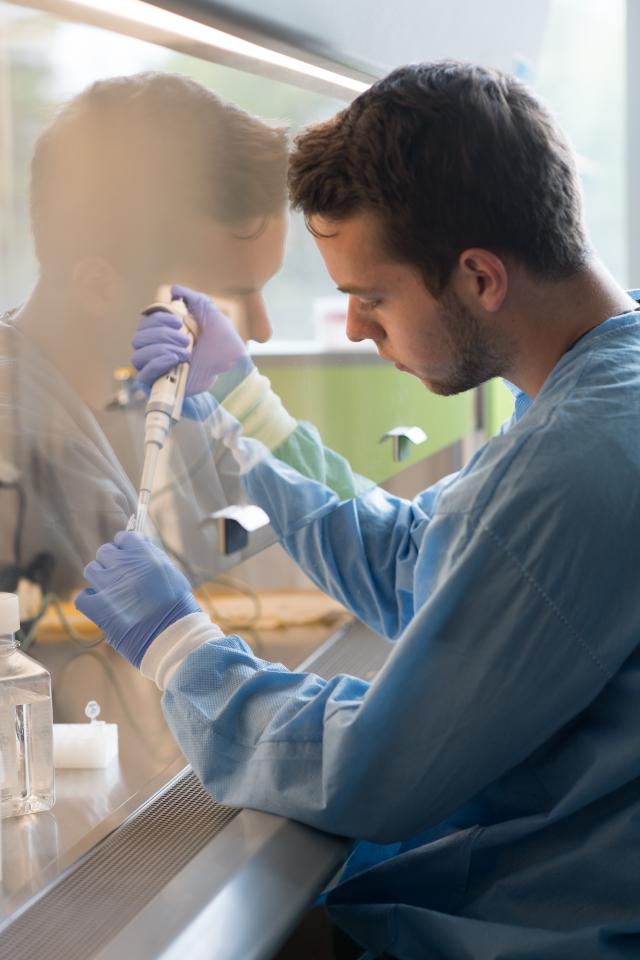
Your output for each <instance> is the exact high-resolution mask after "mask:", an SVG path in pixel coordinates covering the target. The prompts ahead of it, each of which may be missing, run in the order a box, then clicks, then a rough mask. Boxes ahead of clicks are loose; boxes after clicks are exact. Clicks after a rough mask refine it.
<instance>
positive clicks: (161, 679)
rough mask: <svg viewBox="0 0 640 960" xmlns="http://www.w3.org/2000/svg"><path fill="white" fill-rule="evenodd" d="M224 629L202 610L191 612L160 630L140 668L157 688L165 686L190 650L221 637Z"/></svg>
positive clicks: (162, 688) (164, 687) (161, 688)
mask: <svg viewBox="0 0 640 960" xmlns="http://www.w3.org/2000/svg"><path fill="white" fill-rule="evenodd" d="M222 637H224V633H223V632H222V630H221V629H220V627H219V626H218V625H217V624H215V623H212V622H211V620H210V619H209V616H208V615H207V614H206V613H203V612H202V611H199V612H198V613H190V614H188V615H187V616H186V617H183V618H182V619H181V620H176V621H175V622H174V623H172V624H170V626H168V627H167V629H166V630H163V631H162V633H159V634H158V636H157V637H156V638H155V640H154V641H153V643H152V644H151V645H150V646H149V647H148V649H147V651H146V652H145V655H144V657H143V658H142V662H141V663H140V672H141V674H142V675H143V676H144V677H147V679H149V680H153V682H154V683H155V684H156V686H157V687H159V689H160V690H165V689H166V686H167V684H168V682H169V680H170V679H171V677H172V676H173V674H174V673H175V671H176V670H177V669H178V667H179V666H180V664H181V663H182V662H183V661H184V660H185V659H186V658H187V657H188V656H189V654H190V653H191V652H192V651H193V650H196V649H197V648H198V647H201V646H202V644H203V643H206V642H207V641H208V640H220V639H221V638H222Z"/></svg>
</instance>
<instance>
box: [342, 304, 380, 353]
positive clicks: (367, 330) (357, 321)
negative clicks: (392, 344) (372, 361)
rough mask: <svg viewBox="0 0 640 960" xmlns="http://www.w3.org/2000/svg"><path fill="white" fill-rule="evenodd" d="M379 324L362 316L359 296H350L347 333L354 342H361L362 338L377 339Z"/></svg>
mask: <svg viewBox="0 0 640 960" xmlns="http://www.w3.org/2000/svg"><path fill="white" fill-rule="evenodd" d="M377 329H378V327H377V324H376V323H375V322H373V321H371V320H368V319H367V318H366V317H363V316H362V311H361V309H360V304H359V303H358V299H357V297H351V296H350V297H349V304H348V306H347V327H346V334H347V337H348V338H349V340H351V341H352V342H353V343H360V342H361V341H362V340H375V339H376V336H375V333H376V330H377Z"/></svg>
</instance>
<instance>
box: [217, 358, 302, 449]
mask: <svg viewBox="0 0 640 960" xmlns="http://www.w3.org/2000/svg"><path fill="white" fill-rule="evenodd" d="M223 405H224V408H225V410H227V412H228V413H230V414H231V415H232V417H234V418H235V419H236V420H237V421H238V422H239V423H240V424H241V425H242V433H243V435H244V436H245V437H252V438H253V439H254V440H259V441H260V442H261V443H263V444H264V446H265V447H267V449H269V450H275V449H276V447H279V446H280V445H281V444H282V443H284V441H285V440H286V439H287V438H288V437H290V436H291V434H292V433H293V432H294V430H295V429H296V427H297V425H298V424H297V421H296V420H295V419H294V418H293V417H292V416H291V414H290V413H289V412H288V411H287V410H286V408H285V407H284V405H283V403H282V400H281V399H280V397H279V396H278V395H277V394H276V393H274V392H273V390H272V389H271V383H270V381H269V379H268V378H267V377H265V376H263V375H262V374H261V373H259V372H258V370H257V369H256V368H254V369H253V370H252V371H251V373H250V374H249V376H248V377H246V379H245V380H243V381H242V383H240V384H239V385H238V386H237V387H236V389H235V390H233V391H232V392H231V393H230V394H229V396H228V397H227V398H226V400H225V401H224V404H223Z"/></svg>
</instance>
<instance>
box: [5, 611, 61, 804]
mask: <svg viewBox="0 0 640 960" xmlns="http://www.w3.org/2000/svg"><path fill="white" fill-rule="evenodd" d="M19 626H20V614H19V608H18V598H17V597H16V595H15V594H13V593H0V752H1V753H2V759H3V766H4V782H3V784H2V786H1V787H0V816H2V817H15V816H19V815H20V814H23V813H37V812H38V811H40V810H50V809H51V807H52V806H53V803H54V799H55V794H54V783H53V716H52V709H51V677H50V675H49V673H48V671H47V670H45V668H44V667H43V666H41V665H40V664H39V663H37V661H35V660H33V659H32V658H31V657H28V656H27V655H26V653H23V652H22V651H21V650H19V649H18V647H17V645H16V641H15V637H14V633H15V632H16V631H17V630H18V628H19Z"/></svg>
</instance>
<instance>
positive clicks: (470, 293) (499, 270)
mask: <svg viewBox="0 0 640 960" xmlns="http://www.w3.org/2000/svg"><path fill="white" fill-rule="evenodd" d="M457 273H458V283H459V284H460V287H461V291H460V292H463V295H464V297H465V300H466V302H467V303H475V304H476V305H477V306H478V307H480V308H482V309H483V310H486V311H487V313H495V312H496V311H497V310H499V309H500V307H501V306H502V305H503V303H504V301H505V299H506V296H507V292H508V289H509V274H508V272H507V267H506V265H505V262H504V260H502V259H501V258H500V257H498V256H497V255H496V254H495V253H491V251H490V250H484V249H482V248H481V247H472V248H470V249H469V250H464V251H463V252H462V253H461V254H460V256H459V258H458V271H457Z"/></svg>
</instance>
